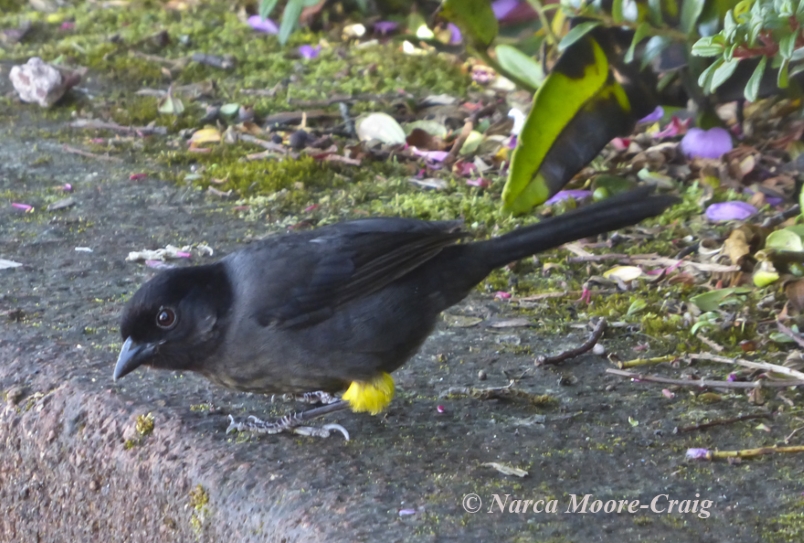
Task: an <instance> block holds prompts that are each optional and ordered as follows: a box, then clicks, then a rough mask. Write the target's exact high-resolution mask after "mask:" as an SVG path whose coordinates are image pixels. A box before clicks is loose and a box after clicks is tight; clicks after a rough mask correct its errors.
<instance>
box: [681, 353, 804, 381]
mask: <svg viewBox="0 0 804 543" xmlns="http://www.w3.org/2000/svg"><path fill="white" fill-rule="evenodd" d="M686 356H687V357H688V358H689V359H690V360H708V361H709V362H720V363H721V364H734V365H737V366H743V367H744V368H751V369H754V370H765V371H772V372H774V373H781V374H783V375H788V376H790V377H795V378H796V379H799V380H801V381H804V373H802V372H800V371H797V370H794V369H793V368H788V367H787V366H780V365H778V364H771V363H769V362H753V361H751V360H744V359H742V358H728V357H726V356H718V355H716V354H710V353H691V354H688V355H686Z"/></svg>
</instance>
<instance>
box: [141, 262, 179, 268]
mask: <svg viewBox="0 0 804 543" xmlns="http://www.w3.org/2000/svg"><path fill="white" fill-rule="evenodd" d="M145 265H146V266H147V267H149V268H154V269H155V270H167V269H170V268H175V267H176V265H175V264H170V263H169V262H163V261H161V260H146V261H145Z"/></svg>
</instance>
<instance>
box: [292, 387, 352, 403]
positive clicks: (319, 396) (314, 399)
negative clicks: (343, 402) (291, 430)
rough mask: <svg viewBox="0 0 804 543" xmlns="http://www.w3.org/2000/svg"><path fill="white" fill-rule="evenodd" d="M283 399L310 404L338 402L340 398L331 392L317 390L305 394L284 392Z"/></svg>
mask: <svg viewBox="0 0 804 543" xmlns="http://www.w3.org/2000/svg"><path fill="white" fill-rule="evenodd" d="M282 400H283V401H286V402H290V401H295V402H299V403H305V404H308V405H329V404H331V403H335V402H337V401H338V400H340V398H338V397H337V396H335V395H334V394H330V393H329V392H324V391H323V390H316V391H315V392H305V393H304V394H283V395H282Z"/></svg>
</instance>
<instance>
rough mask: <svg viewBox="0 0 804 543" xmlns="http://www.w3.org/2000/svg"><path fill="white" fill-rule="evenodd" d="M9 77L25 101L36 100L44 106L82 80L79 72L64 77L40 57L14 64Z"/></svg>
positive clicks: (50, 104) (46, 106)
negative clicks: (20, 64)
mask: <svg viewBox="0 0 804 543" xmlns="http://www.w3.org/2000/svg"><path fill="white" fill-rule="evenodd" d="M8 77H9V79H11V83H12V84H13V85H14V89H15V90H16V91H17V94H19V96H20V99H21V100H22V101H23V102H35V103H37V104H39V105H40V106H42V107H44V108H49V107H51V106H52V105H53V104H55V103H56V102H58V101H59V99H60V98H61V97H62V96H64V93H65V92H67V89H69V88H70V87H73V86H75V85H76V84H77V83H78V82H79V81H80V80H81V77H80V75H77V74H72V75H71V76H68V77H64V76H63V75H62V73H61V72H60V71H59V70H57V69H56V68H55V67H53V66H51V65H50V64H47V63H46V62H44V61H43V60H42V59H41V58H39V57H32V58H30V59H29V60H28V62H27V63H25V64H23V65H22V66H14V67H13V68H11V73H9V76H8Z"/></svg>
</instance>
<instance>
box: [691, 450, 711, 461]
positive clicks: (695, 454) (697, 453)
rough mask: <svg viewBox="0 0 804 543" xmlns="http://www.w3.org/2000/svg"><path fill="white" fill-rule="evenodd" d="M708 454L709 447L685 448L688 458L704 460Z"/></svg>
mask: <svg viewBox="0 0 804 543" xmlns="http://www.w3.org/2000/svg"><path fill="white" fill-rule="evenodd" d="M708 456H709V449H687V458H689V459H690V460H705V459H706V458H707V457H708Z"/></svg>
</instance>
